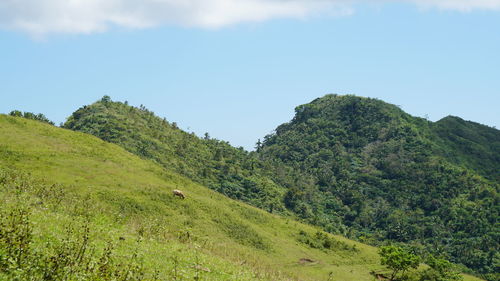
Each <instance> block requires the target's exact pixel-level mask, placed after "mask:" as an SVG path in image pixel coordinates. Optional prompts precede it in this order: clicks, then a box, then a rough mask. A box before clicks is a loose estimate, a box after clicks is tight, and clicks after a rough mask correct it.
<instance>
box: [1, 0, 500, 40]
mask: <svg viewBox="0 0 500 281" xmlns="http://www.w3.org/2000/svg"><path fill="white" fill-rule="evenodd" d="M363 2H364V3H385V2H406V3H413V4H416V5H418V6H420V7H424V8H440V9H452V10H459V11H471V10H475V9H487V10H500V0H392V1H391V0H372V1H369V0H0V28H3V29H8V30H19V31H23V32H27V33H29V34H31V35H33V36H44V35H46V34H49V33H93V32H103V31H106V30H107V29H109V28H110V27H112V26H122V27H128V28H146V27H152V26H158V25H162V24H175V25H183V26H193V27H202V28H218V27H222V26H226V25H231V24H236V23H241V22H260V21H265V20H269V19H274V18H306V17H308V16H311V15H314V14H328V15H331V14H349V13H351V12H352V8H351V5H353V4H355V3H363Z"/></svg>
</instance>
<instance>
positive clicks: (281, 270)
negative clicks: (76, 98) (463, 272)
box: [0, 115, 479, 281]
mask: <svg viewBox="0 0 500 281" xmlns="http://www.w3.org/2000/svg"><path fill="white" fill-rule="evenodd" d="M0 183H1V186H0V198H1V202H2V208H1V210H0V212H1V213H2V217H3V222H4V226H9V225H12V222H13V221H19V222H23V224H22V225H26V229H28V228H30V229H31V230H32V231H31V233H32V239H31V240H30V241H31V242H30V243H29V245H27V247H28V248H29V249H31V251H32V253H33V254H32V255H33V257H34V258H33V257H32V258H33V259H37V257H38V256H48V257H50V256H54V255H55V254H57V253H60V252H61V251H62V250H60V249H65V251H66V252H64V253H70V252H71V251H72V249H73V250H74V251H75V252H77V253H76V254H75V256H76V257H77V258H75V260H77V262H73V263H70V264H82V263H83V262H82V260H84V258H82V257H81V256H85V257H86V258H87V259H88V263H87V264H92V265H94V267H93V268H95V271H96V272H97V273H95V274H101V275H102V276H104V275H103V274H105V273H106V272H105V273H102V272H101V271H102V270H108V269H106V265H107V266H108V267H110V268H111V269H117V270H122V269H123V268H127V270H129V269H130V271H129V273H127V272H126V273H124V274H125V275H127V274H129V275H127V276H129V277H130V278H137V279H146V280H154V279H158V280H360V281H363V280H374V277H373V276H372V275H371V274H370V272H371V271H372V270H375V271H383V267H382V266H380V264H379V258H378V254H377V249H376V248H374V247H371V246H367V245H364V244H361V243H357V242H354V241H351V240H348V239H345V238H343V237H340V236H333V235H330V234H326V233H322V232H320V231H319V230H318V229H317V228H314V227H311V226H308V225H305V224H301V223H299V222H296V221H293V220H290V219H287V218H282V217H279V216H276V215H272V214H269V213H267V212H264V211H262V210H259V209H257V208H254V207H251V206H248V205H246V204H243V203H241V202H237V201H234V200H231V199H228V198H226V197H224V196H222V195H220V194H218V193H216V192H213V191H211V190H209V189H207V188H205V187H203V186H200V185H198V184H195V183H193V182H192V181H190V180H189V179H186V178H184V177H182V176H180V175H178V174H175V173H173V172H171V171H168V170H165V169H163V168H161V167H159V166H158V165H156V164H155V163H153V162H151V161H146V160H143V159H140V158H138V157H137V156H134V155H132V154H130V153H128V152H126V151H125V150H123V149H122V148H120V147H118V146H116V145H113V144H109V143H106V142H104V141H102V140H100V139H98V138H95V137H93V136H90V135H86V134H82V133H76V132H73V131H69V130H64V129H60V128H57V127H54V126H50V125H47V124H43V123H40V122H36V121H31V120H26V119H22V118H15V117H10V116H4V115H0ZM173 189H180V190H183V191H184V192H185V194H186V195H187V198H186V199H185V200H182V199H180V198H176V197H174V196H173V195H172V190H173ZM21 211H26V215H23V214H21V213H20V212H21ZM9 223H10V224H9ZM23 241H24V240H23ZM325 241H326V242H325ZM83 246H84V247H83ZM82 248H84V249H92V251H90V250H88V251H86V252H85V253H86V254H85V255H83V254H81V255H80V254H79V253H80V252H81V251H82V250H81V249H82ZM110 248H112V251H111V250H109V249H110ZM58 249H59V250H58ZM58 251H59V252H58ZM0 254H1V253H0ZM37 255H38V256H37ZM68 255H69V256H71V255H70V254H68ZM108 260H110V261H108ZM111 261H112V262H111ZM106 262H108V263H106ZM113 266H114V267H113ZM103 268H104V269H103ZM111 269H109V270H111ZM82 272H83V271H82ZM82 274H83V273H82ZM134 274H135V275H134ZM125 275H124V276H125ZM75 276H76V275H75ZM82 276H83V275H82ZM96 276H97V275H96ZM133 276H135V277H133ZM2 278H3V279H5V280H7V279H8V278H10V277H9V276H7V275H5V276H2V275H0V279H2ZM82 278H83V277H82ZM68 280H78V279H77V278H76V277H75V279H71V278H70V279H68ZM102 280H107V279H106V278H105V277H102ZM109 280H112V279H109ZM124 280H133V279H124ZM465 280H479V279H476V278H473V277H469V276H466V278H465Z"/></svg>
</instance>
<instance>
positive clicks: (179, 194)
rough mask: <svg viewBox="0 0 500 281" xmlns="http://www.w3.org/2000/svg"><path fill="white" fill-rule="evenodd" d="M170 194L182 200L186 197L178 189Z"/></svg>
mask: <svg viewBox="0 0 500 281" xmlns="http://www.w3.org/2000/svg"><path fill="white" fill-rule="evenodd" d="M172 192H173V193H174V196H178V197H180V198H182V199H185V198H186V195H184V193H183V192H182V191H180V190H178V189H174V190H173V191H172Z"/></svg>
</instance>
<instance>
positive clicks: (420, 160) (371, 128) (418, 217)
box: [64, 95, 499, 279]
mask: <svg viewBox="0 0 500 281" xmlns="http://www.w3.org/2000/svg"><path fill="white" fill-rule="evenodd" d="M64 127H66V128H69V129H72V130H77V131H82V132H86V133H90V134H93V135H96V136H98V137H100V138H102V139H104V140H106V141H109V142H113V143H116V144H118V145H120V146H122V147H123V148H125V149H126V150H128V151H130V152H132V153H135V154H137V155H139V156H141V157H143V158H146V159H152V160H154V161H155V162H157V163H158V164H160V165H161V166H163V167H165V168H167V169H170V170H173V171H176V172H177V173H180V174H182V175H184V176H186V177H188V178H190V179H193V180H195V181H196V182H198V183H200V184H202V185H205V186H208V187H210V188H211V189H213V190H216V191H219V192H221V193H223V194H225V195H228V196H229V197H232V198H234V199H238V200H242V201H244V202H247V203H250V204H252V205H254V206H257V207H259V208H262V209H264V210H267V211H270V212H274V213H279V214H283V215H286V216H290V215H292V216H291V217H299V218H301V219H302V220H304V221H307V222H309V223H311V224H315V225H317V226H321V227H322V228H323V229H324V230H326V231H328V232H330V233H337V234H342V235H347V236H349V237H351V238H354V239H357V240H360V241H364V242H367V243H370V244H373V245H380V244H381V243H383V241H393V242H398V243H403V244H405V245H409V246H410V247H412V248H413V250H414V251H416V252H417V253H419V254H421V255H426V254H428V253H433V254H439V255H443V254H445V255H446V257H447V258H449V259H451V260H453V261H454V262H456V263H459V264H463V265H465V266H467V267H469V268H471V269H473V270H474V271H475V272H476V273H481V274H490V275H488V276H489V277H488V278H490V279H492V278H493V279H494V278H497V277H494V276H495V273H496V272H498V270H497V264H496V263H497V262H496V261H497V260H498V254H497V252H498V248H499V247H498V239H496V234H495V233H498V227H497V226H496V225H495V224H496V221H497V218H498V209H497V208H496V207H495V206H497V205H498V182H497V181H495V180H494V179H495V176H494V172H495V171H496V170H498V169H495V167H498V152H497V151H498V150H495V148H496V146H495V145H496V144H495V141H498V131H497V130H495V129H492V128H488V127H486V126H482V125H478V124H473V123H471V122H469V123H467V126H465V128H462V129H461V130H462V131H465V132H467V133H466V134H465V133H462V132H460V130H456V129H455V128H453V127H451V126H448V125H445V123H444V121H440V122H437V123H432V122H429V121H427V120H424V119H422V118H415V117H413V116H411V115H409V114H406V113H405V112H403V111H402V110H401V109H399V108H398V107H396V106H394V105H390V104H387V103H385V102H382V101H379V100H375V99H365V98H360V97H355V96H336V95H327V96H325V97H323V98H320V99H316V100H315V101H313V102H312V103H310V104H306V105H302V106H299V107H297V108H296V116H295V117H294V119H293V120H292V121H291V122H289V123H286V124H283V125H281V126H279V127H278V128H277V129H276V133H275V134H273V135H269V136H266V138H265V141H264V143H263V144H260V146H259V147H258V148H257V152H250V153H249V152H246V151H244V150H242V149H237V148H233V147H231V146H230V145H229V144H227V143H225V142H223V141H218V140H215V139H211V138H209V137H208V136H207V137H205V138H204V139H200V138H198V137H196V136H195V135H194V134H189V133H186V132H184V131H182V130H180V129H178V128H177V126H176V125H175V123H169V122H167V121H166V120H165V119H161V118H159V117H156V116H155V115H154V113H153V112H150V111H148V110H147V109H146V108H144V107H142V106H141V107H140V108H135V107H132V106H128V105H127V104H124V103H120V102H112V101H111V100H110V99H109V97H104V98H103V99H102V100H101V101H98V102H96V103H94V104H91V105H89V106H84V107H82V108H80V109H78V110H77V111H76V112H75V113H73V115H72V116H70V117H69V118H68V121H67V122H66V123H65V124H64ZM457 127H458V126H457ZM462 127H463V126H462ZM450 130H451V131H452V133H449V132H448V133H447V131H450ZM453 134H456V135H457V136H460V139H461V140H462V139H467V140H468V141H469V143H470V142H474V143H475V145H474V146H471V145H469V147H473V149H469V150H464V149H462V148H463V143H464V142H463V141H462V142H457V141H456V139H458V137H452V136H453ZM476 152H481V153H483V154H486V155H488V158H487V159H489V160H487V161H489V162H486V161H485V162H482V161H481V160H480V159H481V157H478V154H477V153H476ZM481 175H484V176H485V177H487V179H485V178H483V177H481ZM485 276H486V275H485ZM492 276H493V277H492Z"/></svg>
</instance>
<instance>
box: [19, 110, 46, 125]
mask: <svg viewBox="0 0 500 281" xmlns="http://www.w3.org/2000/svg"><path fill="white" fill-rule="evenodd" d="M9 115H10V116H15V117H23V118H26V119H32V120H37V121H41V122H45V123H48V124H50V125H54V122H52V121H50V120H49V119H48V118H47V117H45V115H43V114H42V113H38V114H35V113H32V112H27V111H26V112H24V113H23V112H22V111H19V110H13V111H11V112H10V113H9Z"/></svg>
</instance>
